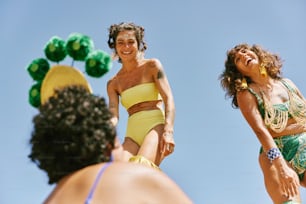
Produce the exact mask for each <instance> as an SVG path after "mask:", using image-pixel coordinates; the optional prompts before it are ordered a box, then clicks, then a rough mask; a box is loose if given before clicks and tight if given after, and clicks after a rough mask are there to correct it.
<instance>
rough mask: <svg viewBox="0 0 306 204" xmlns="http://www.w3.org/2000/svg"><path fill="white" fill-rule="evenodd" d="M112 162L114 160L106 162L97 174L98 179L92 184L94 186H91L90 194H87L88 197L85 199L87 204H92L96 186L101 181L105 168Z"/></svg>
mask: <svg viewBox="0 0 306 204" xmlns="http://www.w3.org/2000/svg"><path fill="white" fill-rule="evenodd" d="M111 163H112V162H108V163H106V164H105V165H104V166H102V168H101V169H100V171H99V173H98V175H97V177H96V179H95V182H94V184H93V185H92V187H91V189H90V191H89V194H88V196H87V198H86V200H85V204H90V202H91V199H92V197H93V194H94V192H95V190H96V187H97V185H98V183H99V181H100V178H101V176H102V174H103V172H104V171H105V169H106V168H107V167H108V166H109V165H110V164H111Z"/></svg>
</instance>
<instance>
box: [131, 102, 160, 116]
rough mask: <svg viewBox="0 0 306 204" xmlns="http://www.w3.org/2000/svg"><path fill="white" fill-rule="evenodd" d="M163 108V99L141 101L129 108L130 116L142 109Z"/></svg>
mask: <svg viewBox="0 0 306 204" xmlns="http://www.w3.org/2000/svg"><path fill="white" fill-rule="evenodd" d="M158 109H160V110H161V109H162V101H161V100H156V101H144V102H141V103H137V104H134V105H132V106H131V107H129V108H128V109H127V112H128V114H129V116H131V115H133V114H134V113H138V112H140V111H148V110H158Z"/></svg>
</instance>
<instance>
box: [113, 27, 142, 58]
mask: <svg viewBox="0 0 306 204" xmlns="http://www.w3.org/2000/svg"><path fill="white" fill-rule="evenodd" d="M108 30H109V35H108V41H107V43H108V46H109V48H111V49H114V50H115V49H116V39H117V36H118V34H119V33H120V32H121V31H125V30H132V31H135V37H136V40H137V45H138V50H140V51H141V52H144V51H145V50H146V49H147V43H146V42H145V40H144V33H145V29H144V27H142V26H139V25H136V24H135V23H132V22H121V23H119V24H112V25H111V26H110V27H109V29H108ZM115 52H116V50H115ZM119 62H121V59H120V58H119Z"/></svg>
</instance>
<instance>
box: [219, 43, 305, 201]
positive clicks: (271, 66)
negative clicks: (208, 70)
mask: <svg viewBox="0 0 306 204" xmlns="http://www.w3.org/2000/svg"><path fill="white" fill-rule="evenodd" d="M281 67H282V62H281V59H280V57H279V56H278V55H276V54H273V53H270V52H269V51H267V50H265V49H263V48H262V47H260V46H258V45H253V46H250V45H248V44H240V45H237V46H235V47H234V48H233V49H231V50H229V51H228V52H227V59H226V62H225V70H224V71H223V73H222V74H221V76H220V80H221V85H222V87H223V88H224V90H225V91H226V94H227V96H229V97H230V98H232V105H233V107H235V108H239V109H240V111H241V112H242V114H243V116H244V118H245V119H246V121H247V122H248V123H249V125H250V127H251V128H252V129H253V131H254V133H255V134H256V136H257V138H258V140H259V142H260V143H261V146H262V147H261V150H260V155H259V163H260V167H261V169H262V171H263V175H264V180H265V186H266V190H267V192H268V194H269V195H270V197H271V199H272V200H273V202H274V203H275V204H283V203H287V204H288V203H301V202H302V201H301V196H300V187H301V186H304V187H305V186H306V127H305V126H306V101H305V98H304V97H303V96H302V94H301V92H300V91H299V90H298V88H297V87H296V86H295V85H294V83H293V82H292V81H290V80H289V79H285V78H282V77H281V75H280V73H281Z"/></svg>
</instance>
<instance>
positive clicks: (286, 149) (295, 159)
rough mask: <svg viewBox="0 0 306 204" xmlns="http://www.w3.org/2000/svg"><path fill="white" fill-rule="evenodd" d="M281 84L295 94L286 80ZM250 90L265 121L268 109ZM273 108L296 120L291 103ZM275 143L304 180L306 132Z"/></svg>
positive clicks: (278, 139) (251, 90)
mask: <svg viewBox="0 0 306 204" xmlns="http://www.w3.org/2000/svg"><path fill="white" fill-rule="evenodd" d="M281 82H282V83H283V84H284V86H285V87H286V88H287V89H288V91H289V92H291V93H292V92H295V90H294V89H293V88H292V87H291V86H290V85H289V84H288V83H287V82H286V81H285V80H281ZM248 90H249V92H250V93H252V94H253V95H254V96H255V97H256V99H257V102H258V109H259V112H260V114H261V116H262V118H263V119H264V118H265V115H266V113H265V110H266V109H265V104H264V100H263V98H262V97H261V96H260V95H259V94H258V93H256V92H255V91H254V90H253V89H251V88H248ZM303 103H305V102H303ZM273 108H274V109H277V110H278V111H279V112H282V111H283V112H285V111H286V112H288V113H287V114H288V118H295V117H294V114H295V113H294V112H290V101H287V102H285V103H283V104H274V105H273ZM266 125H267V124H266ZM274 141H275V143H276V145H277V147H278V148H279V150H280V151H281V152H282V155H283V157H284V159H285V160H286V161H288V162H289V163H290V164H291V165H292V167H293V168H294V170H295V171H296V173H297V174H298V175H299V178H300V180H302V179H303V177H304V173H305V171H306V132H304V133H299V134H294V135H286V136H281V137H279V138H274ZM262 151H263V150H262V148H261V149H260V153H261V152H262Z"/></svg>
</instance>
